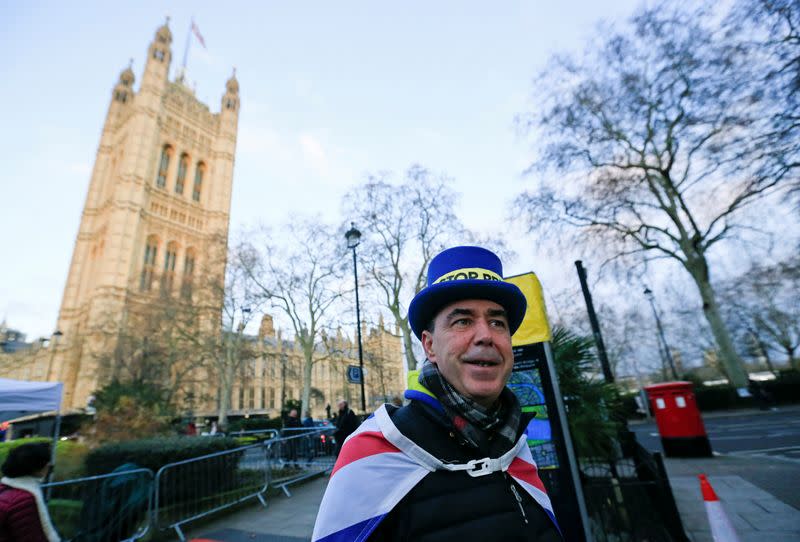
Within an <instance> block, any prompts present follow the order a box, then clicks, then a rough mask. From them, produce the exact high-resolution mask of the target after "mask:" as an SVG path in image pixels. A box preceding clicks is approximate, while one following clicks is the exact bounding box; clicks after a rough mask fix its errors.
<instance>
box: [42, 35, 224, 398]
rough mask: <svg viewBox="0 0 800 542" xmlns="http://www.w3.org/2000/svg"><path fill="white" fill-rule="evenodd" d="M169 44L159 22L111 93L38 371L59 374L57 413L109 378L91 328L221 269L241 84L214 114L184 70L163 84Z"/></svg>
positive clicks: (182, 291)
mask: <svg viewBox="0 0 800 542" xmlns="http://www.w3.org/2000/svg"><path fill="white" fill-rule="evenodd" d="M171 45H172V33H171V32H170V29H169V28H168V26H167V25H166V24H165V25H164V26H162V27H160V28H159V29H158V30H157V31H156V34H155V37H154V38H153V41H152V42H151V43H150V46H149V48H148V51H147V61H146V63H145V68H144V73H143V75H142V82H141V85H140V86H139V89H138V91H137V90H135V89H134V79H135V78H134V74H133V71H132V70H131V69H130V67H129V68H127V69H125V70H123V71H122V73H121V74H120V76H119V81H118V82H117V84H116V86H115V87H114V89H113V91H112V93H111V103H110V105H109V107H108V114H107V115H106V120H105V124H104V125H103V130H102V134H101V136H100V144H99V148H98V150H97V156H96V158H95V163H94V170H93V172H92V177H91V181H90V183H89V190H88V193H87V195H86V203H85V205H84V209H83V214H82V216H81V223H80V229H79V231H78V235H77V239H76V241H75V247H74V250H73V254H72V263H71V264H70V268H69V274H68V277H67V283H66V287H65V289H64V296H63V299H62V302H61V310H60V313H59V316H58V325H57V329H58V330H59V331H60V332H61V333H62V335H61V337H60V340H59V341H58V343H57V344H55V341H54V344H53V345H52V347H53V348H55V351H54V355H53V356H51V358H52V360H51V362H49V363H48V364H47V365H48V366H47V367H46V368H41V369H40V370H39V371H38V374H37V375H36V376H39V377H44V378H45V379H47V380H60V381H62V382H64V407H65V408H67V409H69V408H80V407H83V406H85V405H86V402H87V399H88V398H89V396H90V395H91V393H92V392H93V390H95V389H96V388H97V387H98V385H100V384H101V382H102V381H103V380H105V379H107V378H108V375H107V374H104V370H103V368H101V367H99V366H98V363H97V360H98V359H100V357H101V356H100V354H101V353H100V352H98V350H100V349H103V348H109V345H108V341H107V340H101V338H100V332H99V331H98V330H100V329H102V330H103V331H104V335H105V336H107V335H108V332H109V330H110V331H112V332H113V330H114V329H115V328H121V327H123V326H125V324H126V321H127V319H128V318H130V316H131V314H132V313H135V312H136V311H137V310H139V309H141V308H143V307H146V306H147V305H148V304H150V303H152V302H153V300H154V298H155V297H156V296H159V297H162V298H163V295H164V294H165V293H166V294H168V295H175V296H183V297H184V298H185V297H191V296H192V295H193V294H192V288H191V284H192V280H193V275H195V274H196V273H197V270H198V269H201V268H202V269H204V270H206V272H207V273H209V274H210V275H213V276H217V277H220V278H221V277H223V276H224V269H225V258H224V254H225V250H226V245H227V238H228V223H229V214H230V204H231V189H232V181H233V164H234V153H235V150H236V136H237V125H238V119H239V83H238V82H237V80H236V77H235V75H234V76H233V77H231V78H230V79H229V80H228V82H227V84H226V87H225V92H224V94H223V96H222V100H221V106H220V112H219V113H212V112H211V111H210V110H209V108H208V106H206V105H205V104H203V103H201V102H199V101H198V100H197V98H195V95H194V92H193V91H192V90H191V89H190V88H188V87H187V86H186V84H185V83H184V81H183V78H182V77H179V78H178V80H176V81H170V79H169V68H170V62H171V60H172V48H171ZM204 301H209V300H204ZM204 304H205V305H209V304H208V303H204ZM210 305H214V303H211V304H210ZM214 320H215V319H214V318H213V315H210V317H209V319H208V330H209V331H210V330H211V329H213V326H214V323H212V322H214Z"/></svg>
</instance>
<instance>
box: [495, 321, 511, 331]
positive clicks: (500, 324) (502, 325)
mask: <svg viewBox="0 0 800 542" xmlns="http://www.w3.org/2000/svg"><path fill="white" fill-rule="evenodd" d="M492 325H493V326H494V327H499V328H502V329H505V328H507V327H508V324H507V323H506V322H505V320H492Z"/></svg>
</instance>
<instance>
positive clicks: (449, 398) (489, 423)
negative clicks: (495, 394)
mask: <svg viewBox="0 0 800 542" xmlns="http://www.w3.org/2000/svg"><path fill="white" fill-rule="evenodd" d="M419 383H420V384H422V385H423V386H425V388H427V389H428V391H430V392H431V393H433V394H434V395H435V396H436V398H437V399H438V400H439V402H440V403H442V406H443V407H444V411H445V413H446V414H447V417H448V418H450V421H451V422H452V423H453V427H455V429H456V430H457V431H458V432H459V433H460V434H461V436H462V437H464V439H465V440H466V441H467V442H468V443H469V444H471V445H472V446H474V447H475V448H478V449H479V450H481V451H483V452H491V454H492V455H495V454H496V455H498V456H499V455H502V454H503V453H505V452H507V451H508V450H510V449H511V448H512V447H513V446H514V444H516V441H517V429H518V428H519V421H520V406H519V401H518V400H517V396H516V395H514V393H513V392H512V391H511V390H510V389H508V388H503V391H502V392H501V393H500V400H499V401H498V402H497V404H496V405H494V406H493V407H491V408H484V407H483V406H481V405H479V404H478V403H476V402H475V401H473V400H471V399H468V398H467V397H464V396H463V395H461V394H460V393H458V392H457V391H456V390H455V388H453V386H452V385H450V383H449V382H448V381H447V380H445V379H444V377H443V376H442V373H441V372H439V368H438V367H437V366H436V364H435V363H431V362H430V361H428V360H425V363H424V364H423V366H422V370H421V371H420V372H419Z"/></svg>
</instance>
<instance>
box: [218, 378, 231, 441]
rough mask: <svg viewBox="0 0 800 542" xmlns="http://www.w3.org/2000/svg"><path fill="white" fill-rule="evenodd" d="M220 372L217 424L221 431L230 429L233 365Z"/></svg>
mask: <svg viewBox="0 0 800 542" xmlns="http://www.w3.org/2000/svg"><path fill="white" fill-rule="evenodd" d="M221 373H222V374H220V376H221V378H220V385H221V388H220V394H219V412H218V413H217V426H218V427H219V429H220V431H226V430H227V429H228V411H229V410H230V409H231V396H232V395H233V374H234V368H233V367H228V366H226V367H223V368H222V371H221Z"/></svg>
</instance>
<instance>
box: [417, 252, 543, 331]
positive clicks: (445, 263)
mask: <svg viewBox="0 0 800 542" xmlns="http://www.w3.org/2000/svg"><path fill="white" fill-rule="evenodd" d="M459 299H488V300H490V301H494V302H495V303H497V304H498V305H500V306H502V307H503V308H504V309H505V310H506V312H507V313H508V325H509V328H510V331H511V334H512V335H513V334H514V332H515V331H517V328H518V327H519V325H520V324H521V323H522V319H523V318H524V317H525V309H526V308H527V306H528V302H527V300H526V299H525V294H523V293H522V291H521V290H520V289H519V288H517V286H516V285H514V284H511V283H509V282H505V281H504V280H503V264H502V263H501V262H500V258H498V257H497V255H496V254H495V253H494V252H491V251H489V250H486V249H485V248H481V247H467V246H461V247H453V248H448V249H447V250H444V251H442V252H440V253H439V254H437V255H436V256H435V257H434V258H433V259H432V260H431V263H430V265H429V266H428V285H427V286H426V287H425V288H423V289H422V290H421V291H420V292H419V293H418V294H417V295H416V296H415V297H414V299H412V300H411V305H409V307H408V322H409V323H410V324H411V329H412V330H413V331H414V335H416V336H417V338H418V339H420V340H422V331H423V330H424V329H425V328H426V327H427V326H428V324H429V323H430V321H431V320H432V319H433V318H434V317H435V316H436V313H438V312H439V310H440V309H441V308H442V307H444V306H445V305H448V304H450V303H452V302H454V301H458V300H459Z"/></svg>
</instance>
